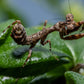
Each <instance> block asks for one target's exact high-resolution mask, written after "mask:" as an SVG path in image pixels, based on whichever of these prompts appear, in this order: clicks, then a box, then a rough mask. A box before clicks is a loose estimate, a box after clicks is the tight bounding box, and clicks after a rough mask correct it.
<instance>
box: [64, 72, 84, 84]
mask: <svg viewBox="0 0 84 84" xmlns="http://www.w3.org/2000/svg"><path fill="white" fill-rule="evenodd" d="M65 77H66V81H67V84H84V76H82V75H80V74H78V73H76V72H72V71H67V72H66V73H65Z"/></svg>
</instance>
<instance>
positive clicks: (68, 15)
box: [66, 13, 74, 22]
mask: <svg viewBox="0 0 84 84" xmlns="http://www.w3.org/2000/svg"><path fill="white" fill-rule="evenodd" d="M73 18H74V16H73V15H72V14H70V13H69V14H67V15H66V21H68V22H69V21H73Z"/></svg>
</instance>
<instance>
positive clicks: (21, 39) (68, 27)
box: [4, 14, 84, 67]
mask: <svg viewBox="0 0 84 84" xmlns="http://www.w3.org/2000/svg"><path fill="white" fill-rule="evenodd" d="M73 19H74V16H73V15H72V14H67V15H66V21H65V22H58V23H56V24H55V25H53V26H51V27H49V28H45V26H46V24H47V20H46V21H45V23H44V27H43V29H42V30H41V31H39V32H37V33H35V34H32V35H30V36H27V35H26V32H25V29H24V27H23V25H22V24H21V22H20V20H16V21H15V22H13V23H12V25H10V26H13V28H12V32H11V37H12V38H13V39H14V41H15V42H16V43H17V44H20V45H30V48H29V54H28V57H27V59H26V60H25V62H24V64H23V67H24V66H25V65H26V63H27V61H28V59H29V58H30V56H31V54H32V48H33V47H35V45H36V43H37V42H38V41H39V40H40V43H41V44H42V45H45V44H47V43H49V46H50V51H51V41H50V40H47V41H45V40H46V37H47V35H48V34H50V33H52V32H54V31H58V32H59V35H60V38H61V39H64V40H74V39H79V38H81V37H83V36H84V33H81V34H75V35H70V36H67V35H69V34H70V33H72V32H74V31H77V30H78V29H79V28H80V26H82V25H83V26H82V30H83V29H84V21H80V22H75V21H74V20H73ZM10 26H8V27H7V28H10ZM4 31H5V30H4Z"/></svg>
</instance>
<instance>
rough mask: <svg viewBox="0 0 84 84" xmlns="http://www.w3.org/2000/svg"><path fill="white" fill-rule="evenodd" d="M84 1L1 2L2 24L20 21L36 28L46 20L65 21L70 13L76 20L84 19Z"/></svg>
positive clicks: (20, 0)
mask: <svg viewBox="0 0 84 84" xmlns="http://www.w3.org/2000/svg"><path fill="white" fill-rule="evenodd" d="M83 2H84V1H83V0H69V3H68V0H0V22H2V21H6V20H8V19H20V20H21V21H22V22H23V24H24V25H25V26H27V27H28V26H36V25H39V24H41V23H43V22H44V21H45V20H46V19H47V20H48V21H49V22H50V23H53V24H54V23H56V22H58V21H62V20H65V15H66V14H67V13H70V8H69V4H70V7H71V11H72V14H74V16H75V17H77V18H76V19H78V20H81V19H84V18H83V16H84V13H83Z"/></svg>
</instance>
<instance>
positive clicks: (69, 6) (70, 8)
mask: <svg viewBox="0 0 84 84" xmlns="http://www.w3.org/2000/svg"><path fill="white" fill-rule="evenodd" d="M68 4H69V10H70V13H71V14H72V11H71V6H70V0H68Z"/></svg>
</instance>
